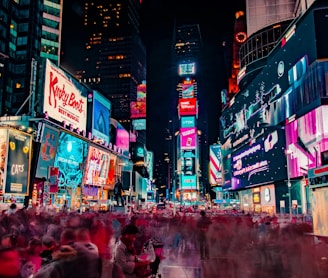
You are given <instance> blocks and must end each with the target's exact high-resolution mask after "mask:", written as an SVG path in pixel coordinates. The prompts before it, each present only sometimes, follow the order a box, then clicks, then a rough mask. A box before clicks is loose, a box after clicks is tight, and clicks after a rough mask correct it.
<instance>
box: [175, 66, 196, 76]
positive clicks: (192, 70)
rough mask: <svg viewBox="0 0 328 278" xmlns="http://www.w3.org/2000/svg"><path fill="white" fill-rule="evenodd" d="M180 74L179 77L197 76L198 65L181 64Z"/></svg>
mask: <svg viewBox="0 0 328 278" xmlns="http://www.w3.org/2000/svg"><path fill="white" fill-rule="evenodd" d="M178 74H179V75H195V74H196V64H195V63H185V64H179V67H178Z"/></svg>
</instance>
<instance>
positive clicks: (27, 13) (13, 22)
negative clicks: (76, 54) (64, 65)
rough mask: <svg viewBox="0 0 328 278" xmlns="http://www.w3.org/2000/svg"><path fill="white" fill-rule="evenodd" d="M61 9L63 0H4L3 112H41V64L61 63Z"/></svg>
mask: <svg viewBox="0 0 328 278" xmlns="http://www.w3.org/2000/svg"><path fill="white" fill-rule="evenodd" d="M61 11H62V1H61V0H50V1H41V0H37V1H14V0H9V1H2V2H1V4H0V12H1V14H2V16H1V18H2V20H1V24H0V33H1V36H0V62H1V65H0V66H1V67H0V72H1V76H0V86H1V87H0V99H1V106H0V114H1V115H5V114H6V115H15V114H17V115H21V114H29V115H34V114H35V113H37V112H38V111H37V109H38V108H37V107H38V106H37V100H38V96H37V93H36V86H37V80H36V79H35V74H36V71H37V68H38V67H37V65H38V63H41V61H42V60H43V58H48V59H50V60H51V61H52V62H54V63H56V64H58V63H59V53H60V40H61V16H62V13H61Z"/></svg>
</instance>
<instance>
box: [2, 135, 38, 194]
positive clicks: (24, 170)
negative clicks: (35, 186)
mask: <svg viewBox="0 0 328 278" xmlns="http://www.w3.org/2000/svg"><path fill="white" fill-rule="evenodd" d="M8 132H9V134H8V139H9V140H8V141H9V148H8V160H7V179H6V186H5V193H6V194H17V195H25V196H26V195H28V188H29V183H30V159H31V144H32V136H31V135H30V134H27V133H23V132H20V131H17V130H12V129H9V130H8Z"/></svg>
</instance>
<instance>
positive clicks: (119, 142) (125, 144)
mask: <svg viewBox="0 0 328 278" xmlns="http://www.w3.org/2000/svg"><path fill="white" fill-rule="evenodd" d="M129 144H130V137H129V132H128V131H127V130H126V129H125V128H124V127H123V126H122V125H121V124H120V123H118V124H117V128H116V144H115V145H116V146H117V147H118V148H121V149H122V150H124V151H128V150H129Z"/></svg>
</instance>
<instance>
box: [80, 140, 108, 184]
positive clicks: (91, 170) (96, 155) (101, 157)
mask: <svg viewBox="0 0 328 278" xmlns="http://www.w3.org/2000/svg"><path fill="white" fill-rule="evenodd" d="M111 156H114V155H112V154H110V153H109V152H105V151H103V150H101V149H100V148H96V147H94V146H91V145H90V146H89V151H88V158H87V162H86V167H85V175H84V179H83V181H84V184H88V185H96V186H103V185H107V184H109V173H110V166H111V165H110V159H111ZM112 167H113V166H112Z"/></svg>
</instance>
